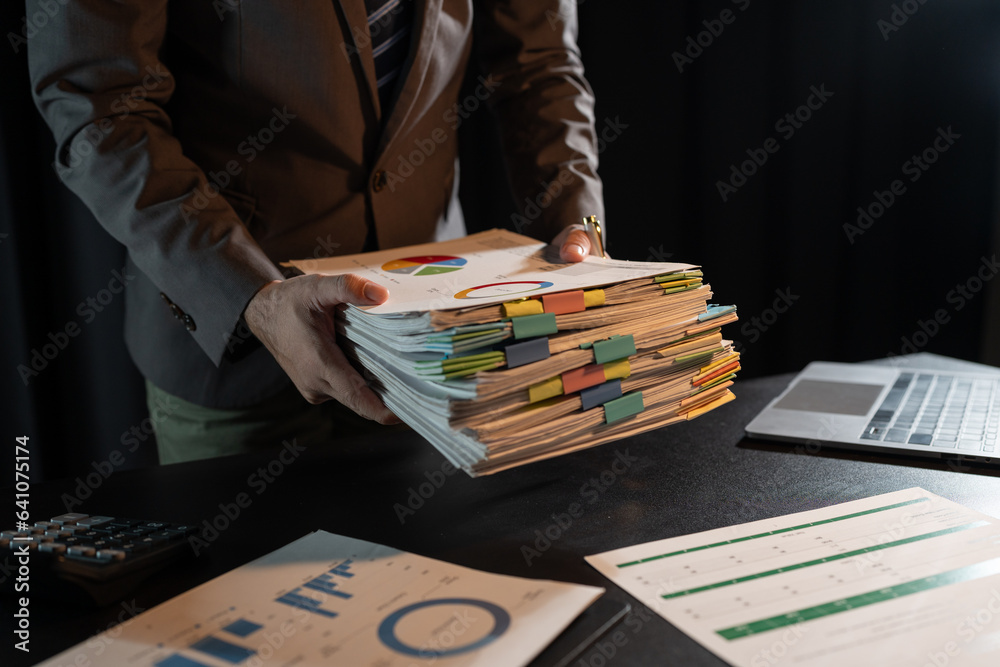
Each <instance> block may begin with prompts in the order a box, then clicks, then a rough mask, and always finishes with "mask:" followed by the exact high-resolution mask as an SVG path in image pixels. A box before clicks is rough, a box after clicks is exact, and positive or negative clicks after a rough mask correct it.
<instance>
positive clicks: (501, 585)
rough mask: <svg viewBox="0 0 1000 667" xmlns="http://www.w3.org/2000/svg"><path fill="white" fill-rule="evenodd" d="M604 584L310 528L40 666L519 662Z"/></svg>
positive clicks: (441, 666) (385, 666)
mask: <svg viewBox="0 0 1000 667" xmlns="http://www.w3.org/2000/svg"><path fill="white" fill-rule="evenodd" d="M603 592H604V591H603V589H601V588H595V587H592V586H579V585H575V584H565V583H559V582H553V581H538V580H532V579H522V578H519V577H509V576H502V575H497V574H489V573H486V572H480V571H478V570H472V569H469V568H466V567H460V566H458V565H452V564H450V563H446V562H443V561H439V560H434V559H432V558H425V557H423V556H417V555H415V554H411V553H407V552H404V551H399V550H398V549H392V548H389V547H385V546H381V545H378V544H373V543H371V542H365V541H362V540H356V539H352V538H349V537H342V536H339V535H333V534H331V533H326V532H322V531H319V532H315V533H312V534H310V535H307V536H305V537H303V538H301V539H299V540H296V541H295V542H293V543H291V544H289V545H288V546H286V547H283V548H281V549H278V550H277V551H275V552H273V553H271V554H268V555H267V556H264V557H262V558H259V559H257V560H255V561H253V562H251V563H248V564H247V565H244V566H243V567H240V568H238V569H236V570H233V571H232V572H229V573H227V574H224V575H222V576H221V577H218V578H216V579H213V580H212V581H209V582H208V583H205V584H203V585H201V586H199V587H197V588H195V589H193V590H191V591H189V592H187V593H184V594H183V595H180V596H178V597H176V598H174V599H172V600H170V601H168V602H165V603H163V604H161V605H160V606H158V607H156V608H154V609H152V610H150V611H147V612H145V613H143V614H141V615H139V616H137V617H136V618H134V619H131V620H129V621H127V622H125V623H124V624H123V625H121V626H117V627H115V628H113V629H112V630H110V631H109V632H105V633H103V634H102V635H100V636H98V637H97V638H94V639H90V640H88V641H87V642H85V643H83V644H81V645H79V646H77V647H75V648H72V649H70V650H68V651H66V652H64V653H62V654H60V655H58V656H56V657H55V658H53V659H52V660H50V661H48V662H46V663H44V664H46V665H69V664H73V665H78V664H91V665H95V664H100V665H132V666H134V665H155V666H156V667H224V666H228V667H233V666H250V665H261V664H267V665H296V666H297V667H305V666H307V665H324V666H329V665H351V666H352V667H362V666H364V665H371V666H376V665H377V666H378V667H393V666H397V665H398V666H411V665H431V664H433V665H435V667H446V666H451V665H482V666H483V667H491V666H493V665H524V664H526V663H527V662H529V661H530V660H531V659H532V658H533V657H534V656H535V655H537V654H538V653H540V652H541V651H542V649H544V648H545V647H546V646H547V645H548V644H549V643H550V642H551V641H552V640H553V639H554V638H555V637H556V636H557V635H558V634H559V633H560V632H562V630H563V629H564V628H566V626H567V625H569V623H570V622H571V621H572V620H573V619H574V618H576V616H577V615H579V614H580V613H581V612H582V611H583V610H584V609H586V608H587V607H588V606H589V605H590V604H591V603H592V602H593V601H594V600H596V599H597V598H598V597H599V596H600V595H601V594H602V593H603ZM84 657H85V658H87V660H88V661H87V662H85V663H84V662H80V660H81V658H84Z"/></svg>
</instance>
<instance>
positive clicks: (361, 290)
mask: <svg viewBox="0 0 1000 667" xmlns="http://www.w3.org/2000/svg"><path fill="white" fill-rule="evenodd" d="M319 278H320V280H319V282H318V283H317V290H318V293H319V297H320V299H321V300H323V301H324V302H325V303H326V304H327V305H329V304H335V303H351V304H354V305H356V306H376V305H378V304H380V303H384V302H385V300H386V299H388V298H389V290H387V289H386V288H385V287H383V286H382V285H379V284H378V283H376V282H372V281H371V280H368V279H367V278H362V277H361V276H358V275H355V274H353V273H346V274H343V275H340V276H319Z"/></svg>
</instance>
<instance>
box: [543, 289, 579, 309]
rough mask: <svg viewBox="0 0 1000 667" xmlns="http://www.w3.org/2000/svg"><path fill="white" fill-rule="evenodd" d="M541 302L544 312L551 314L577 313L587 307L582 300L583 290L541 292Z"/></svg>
mask: <svg viewBox="0 0 1000 667" xmlns="http://www.w3.org/2000/svg"><path fill="white" fill-rule="evenodd" d="M542 303H544V304H545V312H546V313H552V314H553V315H565V314H566V313H579V312H580V311H581V310H586V308H587V306H586V305H585V304H584V301H583V290H575V291H573V292H556V293H555V294H543V295H542Z"/></svg>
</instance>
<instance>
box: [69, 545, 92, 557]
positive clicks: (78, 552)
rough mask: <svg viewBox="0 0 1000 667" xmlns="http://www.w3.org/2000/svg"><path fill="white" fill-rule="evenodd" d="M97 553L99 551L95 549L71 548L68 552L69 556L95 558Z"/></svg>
mask: <svg viewBox="0 0 1000 667" xmlns="http://www.w3.org/2000/svg"><path fill="white" fill-rule="evenodd" d="M95 553H97V549H95V548H94V547H80V546H76V547H70V548H69V549H67V550H66V555H67V556H93V555H94V554H95Z"/></svg>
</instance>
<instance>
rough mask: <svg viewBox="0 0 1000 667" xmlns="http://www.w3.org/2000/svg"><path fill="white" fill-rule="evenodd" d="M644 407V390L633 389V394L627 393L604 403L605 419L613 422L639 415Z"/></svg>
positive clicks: (609, 422)
mask: <svg viewBox="0 0 1000 667" xmlns="http://www.w3.org/2000/svg"><path fill="white" fill-rule="evenodd" d="M644 408H645V405H643V402H642V392H641V391H633V392H632V393H631V394H625V395H624V396H622V397H621V398H616V399H614V400H613V401H608V402H607V403H605V404H604V421H605V422H606V423H608V424H611V423H613V422H616V421H618V420H620V419H625V418H626V417H631V416H632V415H637V414H639V413H640V412H642V411H643V409H644Z"/></svg>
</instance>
